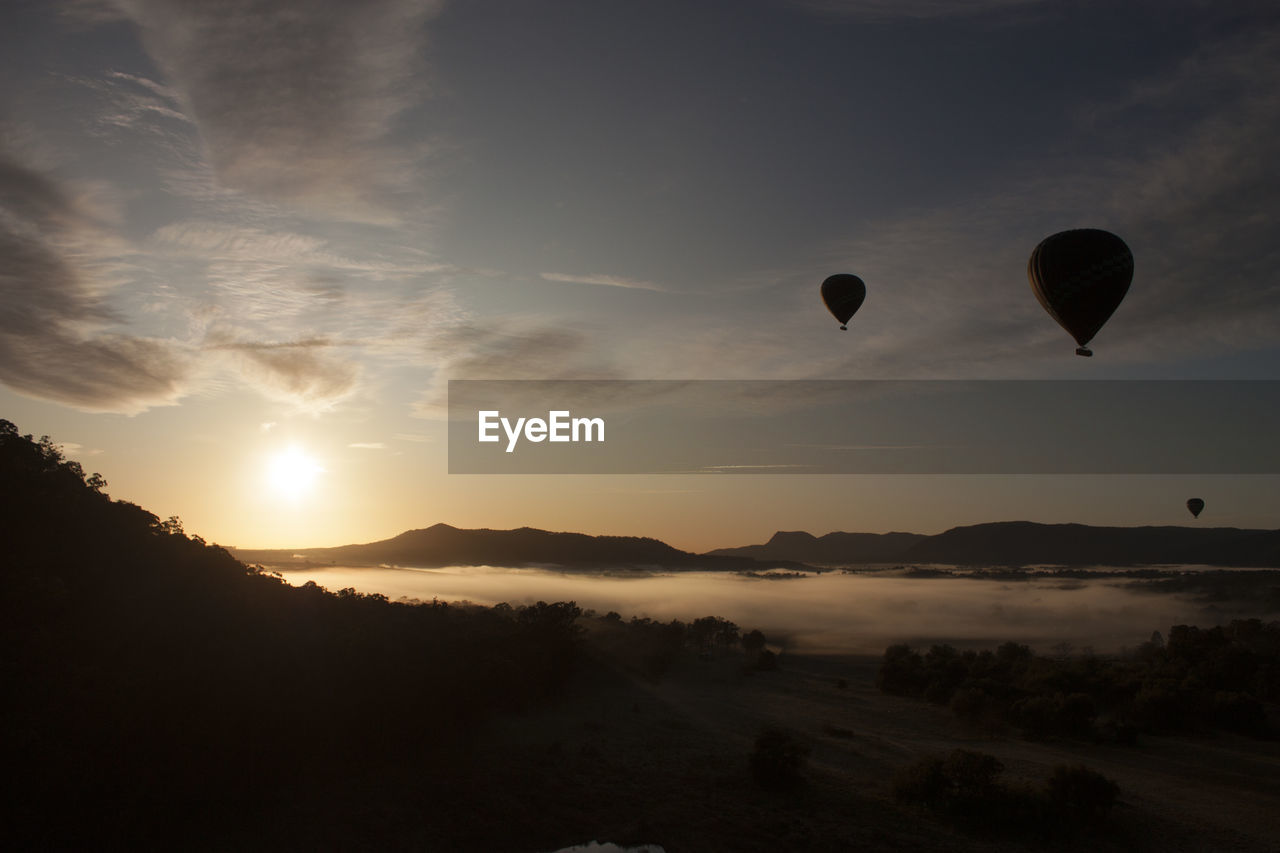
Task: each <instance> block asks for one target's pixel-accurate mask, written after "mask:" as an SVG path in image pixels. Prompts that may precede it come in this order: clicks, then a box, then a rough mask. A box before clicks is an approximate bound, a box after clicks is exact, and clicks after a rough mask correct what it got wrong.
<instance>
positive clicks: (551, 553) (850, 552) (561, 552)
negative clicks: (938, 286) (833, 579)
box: [232, 521, 1280, 571]
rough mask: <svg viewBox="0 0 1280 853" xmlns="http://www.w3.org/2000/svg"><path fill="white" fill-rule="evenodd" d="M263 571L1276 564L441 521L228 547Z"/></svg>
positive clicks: (1098, 536)
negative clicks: (699, 544)
mask: <svg viewBox="0 0 1280 853" xmlns="http://www.w3.org/2000/svg"><path fill="white" fill-rule="evenodd" d="M232 550H233V552H234V553H235V554H236V555H237V557H238V558H239V559H242V560H245V561H246V562H258V563H264V564H271V565H289V564H298V565H314V564H316V563H322V564H323V563H331V564H341V565H401V566H414V567H420V568H433V567H441V566H466V565H471V566H479V565H491V566H504V567H527V566H546V565H551V566H560V567H563V568H566V569H586V568H600V569H650V568H656V569H665V570H677V571H696V570H703V571H764V570H767V569H771V568H785V569H792V570H802V571H812V570H815V567H816V566H841V565H846V566H847V565H862V564H873V563H917V564H918V563H941V564H953V565H989V566H1020V565H1036V564H1045V565H1113V566H1125V565H1168V564H1189V565H1209V566H1223V567H1233V568H1280V530H1260V529H1243V528H1236V527H1210V528H1201V527H1180V526H1175V525H1166V526H1151V525H1148V526H1140V527H1105V526H1097V525H1086V524H1079V523H1061V524H1045V523H1041V522H1032V521H998V522H987V523H983V524H974V525H963V526H957V527H953V528H950V529H948V530H945V531H943V532H942V533H937V534H933V535H926V534H920V533H905V532H891V533H848V532H844V531H835V532H832V533H827V534H825V535H823V536H814V535H813V534H811V533H808V532H806V531H781V530H780V531H777V532H775V533H774V534H773V536H771V537H770V539H769V541H768V542H766V543H764V544H762V545H745V546H740V547H735V548H717V549H714V550H711V551H707V552H705V553H702V554H696V553H693V552H689V551H682V550H680V549H678V548H675V547H673V546H671V545H668V544H667V543H665V542H663V541H661V540H659V539H654V538H652V537H642V536H613V535H602V536H594V535H590V534H585V533H574V532H561V531H548V530H541V529H538V528H534V527H527V526H526V527H519V528H515V529H510V530H501V529H494V528H487V527H485V528H459V527H453V526H451V525H448V524H444V523H437V524H434V525H431V526H430V527H424V528H415V529H413V530H406V531H404V532H403V533H400V534H397V535H396V536H393V537H391V538H389V539H382V540H378V541H376V542H369V543H364V544H353V545H339V546H335V547H328V548H292V549H290V548H281V549H232Z"/></svg>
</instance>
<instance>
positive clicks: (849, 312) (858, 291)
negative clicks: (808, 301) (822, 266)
mask: <svg viewBox="0 0 1280 853" xmlns="http://www.w3.org/2000/svg"><path fill="white" fill-rule="evenodd" d="M866 298H867V286H866V285H865V284H864V283H863V281H862V279H860V278H858V277H857V276H856V275H850V274H848V273H837V274H836V275H832V276H828V277H827V280H826V281H824V282H822V301H823V302H824V303H826V306H827V310H828V311H830V312H831V313H832V314H833V315H835V318H836V319H837V320H839V321H840V328H842V329H846V328H848V326H847V325H846V324H847V323H848V322H849V318H850V317H852V316H853V315H854V314H855V313H856V312H857V310H858V309H859V308H861V307H862V301H863V300H864V299H866Z"/></svg>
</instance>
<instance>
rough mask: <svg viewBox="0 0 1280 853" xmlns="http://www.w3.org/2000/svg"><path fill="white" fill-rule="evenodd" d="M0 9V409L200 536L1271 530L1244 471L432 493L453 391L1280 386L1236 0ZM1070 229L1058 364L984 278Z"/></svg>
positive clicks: (441, 477) (449, 482)
mask: <svg viewBox="0 0 1280 853" xmlns="http://www.w3.org/2000/svg"><path fill="white" fill-rule="evenodd" d="M0 15H3V21H2V23H3V26H0V417H3V418H6V419H8V420H11V421H12V422H14V423H15V424H16V425H17V426H18V428H19V430H20V431H22V432H24V433H31V434H34V435H36V436H40V435H45V434H47V435H50V436H51V437H53V439H54V440H55V441H57V442H59V443H60V444H62V445H63V447H64V451H65V453H66V454H67V456H68V457H70V458H73V459H75V460H77V461H79V462H80V463H81V464H82V465H83V466H84V467H85V469H86V470H87V471H97V472H100V473H101V474H102V475H103V476H104V477H105V478H106V480H107V481H108V484H109V485H108V487H107V491H108V492H109V493H110V494H111V495H112V496H113V497H115V498H118V499H122V500H128V501H132V502H134V503H138V504H140V505H142V506H144V507H146V508H147V509H149V510H151V511H152V512H155V513H156V514H157V515H159V516H161V517H168V516H170V515H177V516H179V517H180V518H181V519H182V520H183V522H184V524H185V526H186V529H187V530H188V532H192V533H197V534H199V535H201V536H204V537H205V538H206V539H208V540H210V541H214V542H218V543H220V544H224V545H228V546H239V547H294V546H297V547H318V546H326V545H338V544H346V543H351V542H367V541H373V540H376V539H382V538H387V537H389V536H392V535H395V534H397V533H399V532H401V531H403V530H406V529H410V528H418V527H427V526H429V525H431V524H434V523H437V522H445V523H449V524H453V525H455V526H458V527H494V528H507V527H518V526H522V525H528V526H533V527H541V528H546V529H554V530H578V531H582V532H587V533H596V534H605V533H607V534H619V535H645V536H654V537H657V538H660V539H663V540H665V541H668V542H670V543H671V544H673V545H675V546H677V547H682V548H687V549H690V550H705V549H710V548H714V547H726V546H733V545H742V544H749V543H752V542H761V541H764V540H766V539H767V538H768V536H769V535H770V534H771V533H772V532H773V531H774V530H777V529H805V530H809V531H810V532H813V533H815V534H821V533H825V532H828V531H831V530H858V531H869V532H884V531H888V530H910V531H914V532H922V533H933V532H939V531H941V530H945V529H947V528H949V527H952V526H955V525H959V524H972V523H979V522H984V521H997V520H1009V519H1014V518H1022V519H1030V520H1035V521H1045V522H1069V521H1070V522H1082V523H1093V524H1124V525H1129V524H1183V523H1193V520H1192V519H1191V518H1190V516H1189V515H1187V513H1186V510H1185V508H1184V506H1183V504H1184V501H1185V499H1186V498H1187V497H1189V496H1191V495H1192V494H1196V495H1198V496H1200V497H1203V498H1204V499H1205V500H1206V502H1207V504H1208V506H1207V508H1206V511H1205V513H1204V514H1203V515H1202V516H1201V518H1200V519H1199V520H1198V521H1194V523H1198V524H1210V525H1215V526H1240V527H1262V528H1269V529H1274V528H1277V527H1280V478H1277V477H1276V476H1274V475H1273V474H1268V475H1262V474H1258V475H1251V476H1223V475H1215V476H1207V475H1205V476H1196V475H1181V474H1179V475H1144V476H1128V477H1125V476H1107V477H1096V476H1033V475H1025V476H996V475H971V476H956V475H952V476H935V475H928V474H919V475H899V476H889V475H883V476H882V475H857V476H855V475H821V476H818V475H814V476H804V475H791V474H770V475H759V476H750V475H736V476H715V475H705V474H704V475H671V474H667V475H604V474H582V475H546V476H535V475H511V476H505V475H467V474H450V473H449V464H448V441H447V428H446V424H447V421H446V417H445V402H446V399H447V387H448V381H449V380H450V379H590V380H637V379H644V380H647V379H661V380H672V379H731V380H756V379H769V380H810V379H931V380H948V379H991V380H1000V379H1023V380H1026V379H1032V380H1045V381H1056V380H1065V379H1105V380H1167V379H1197V380H1277V379H1280V338H1278V336H1277V334H1276V330H1277V329H1280V276H1277V274H1276V272H1275V270H1276V269H1277V268H1280V265H1278V264H1277V261H1280V227H1278V217H1280V212H1278V211H1280V205H1277V204H1276V203H1275V202H1276V198H1277V196H1278V195H1280V193H1278V192H1277V191H1278V190H1280V167H1278V166H1277V162H1276V157H1275V151H1276V149H1275V145H1274V140H1275V139H1277V138H1280V90H1277V88H1276V87H1275V85H1274V81H1275V80H1277V79H1280V8H1277V7H1276V6H1275V4H1274V3H1270V2H1243V0H1242V2H1234V3H1221V2H1217V3H1214V2H1207V0H1206V2H1198V0H1161V2H1115V0H1099V1H1098V2H1093V1H1092V0H1075V1H1074V2H1058V0H973V2H943V0H893V1H892V2H890V0H734V2H688V1H687V0H681V2H665V0H650V1H649V2H634V0H633V2H622V1H621V0H544V2H539V3H527V2H519V0H466V2H447V0H445V1H444V2H432V1H431V0H370V2H362V3H359V4H355V3H349V2H345V0H311V2H306V3H302V2H293V0H286V2H266V0H238V2H224V3H216V4H213V3H207V2H201V1H200V0H166V2H160V0H66V1H65V2H60V3H59V2H36V0H17V2H9V3H6V4H5V5H4V9H3V12H0ZM1082 227H1096V228H1104V229H1106V230H1109V231H1112V232H1114V233H1116V234H1119V235H1121V236H1122V237H1123V238H1124V239H1125V241H1126V242H1127V244H1128V245H1129V247H1130V248H1131V250H1132V252H1133V255H1134V258H1135V275H1134V280H1133V285H1132V287H1131V289H1130V291H1129V293H1128V295H1127V296H1126V298H1125V300H1124V302H1123V303H1122V304H1121V306H1120V308H1119V309H1118V310H1117V311H1116V313H1115V315H1114V316H1113V317H1112V318H1111V320H1110V321H1109V322H1108V323H1107V325H1106V326H1105V327H1104V328H1103V330H1102V331H1101V332H1100V333H1099V334H1098V336H1097V337H1096V338H1095V339H1094V341H1093V342H1092V344H1091V346H1092V348H1093V349H1094V352H1095V353H1096V355H1095V357H1093V358H1091V359H1083V358H1078V357H1076V356H1075V355H1074V354H1073V351H1074V342H1073V341H1072V340H1071V339H1070V337H1069V336H1068V335H1067V334H1066V333H1065V332H1064V331H1063V330H1062V329H1061V328H1059V327H1058V326H1057V325H1056V324H1055V323H1054V322H1053V320H1052V319H1051V318H1050V317H1049V316H1048V315H1047V314H1046V313H1045V312H1044V310H1043V309H1042V308H1041V307H1040V305H1039V304H1038V302H1037V301H1036V299H1035V297H1034V295H1033V294H1032V291H1031V289H1030V286H1029V284H1028V282H1027V277H1026V264H1027V257H1028V256H1029V254H1030V252H1031V250H1032V249H1033V248H1034V247H1035V246H1036V245H1037V244H1038V243H1039V241H1040V240H1041V239H1043V238H1044V237H1045V236H1047V235H1049V234H1052V233H1055V232H1057V231H1061V230H1065V229H1070V228H1082ZM837 272H850V273H855V274H857V275H859V276H860V277H861V278H863V279H864V280H865V281H866V283H867V290H868V296H867V300H866V302H865V304H864V305H863V307H862V309H861V310H860V311H859V313H858V314H857V315H856V316H855V318H854V320H853V321H852V323H851V324H850V329H849V331H847V332H841V331H839V330H838V326H837V324H836V322H835V321H834V320H833V318H832V317H831V316H830V315H829V314H828V313H827V312H826V311H825V309H824V308H823V306H822V304H821V301H820V300H819V298H818V287H819V285H820V283H821V282H822V280H823V279H824V278H825V277H826V276H828V275H830V274H833V273H837ZM1097 414H1098V418H1097V420H1098V424H1099V429H1106V425H1105V424H1106V419H1107V414H1108V413H1107V412H1105V411H1100V412H1098V413H1097ZM935 416H936V417H938V418H941V419H945V418H946V417H947V412H946V411H945V410H940V411H938V412H936V413H935ZM677 439H678V436H677V435H675V434H671V435H655V436H654V441H655V442H662V441H675V440H677Z"/></svg>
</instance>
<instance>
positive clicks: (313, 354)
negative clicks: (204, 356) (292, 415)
mask: <svg viewBox="0 0 1280 853" xmlns="http://www.w3.org/2000/svg"><path fill="white" fill-rule="evenodd" d="M206 348H207V349H209V350H213V351H223V352H226V353H229V354H231V355H233V356H234V357H235V366H236V367H237V369H238V370H239V372H240V375H241V376H242V377H243V378H244V379H245V380H246V381H248V382H249V383H250V385H252V386H253V387H254V388H256V389H257V390H258V391H259V392H260V393H261V394H263V395H264V396H266V397H268V398H270V399H273V400H277V401H279V402H284V403H288V404H290V405H293V406H295V407H297V408H298V409H300V410H303V411H310V412H321V411H328V410H330V409H332V408H333V407H335V406H336V405H338V404H339V403H341V402H342V401H344V400H346V399H347V398H348V397H350V396H351V395H352V394H354V393H355V391H356V389H357V387H358V385H359V380H360V377H361V373H362V370H361V367H360V365H358V364H356V363H354V362H353V361H350V360H346V359H340V358H336V357H334V356H333V355H332V353H330V352H328V351H329V350H332V349H335V345H334V344H333V343H332V342H330V341H327V340H320V339H313V340H301V341H292V342H283V343H259V342H242V341H225V342H214V343H210V344H208V345H207V347H206Z"/></svg>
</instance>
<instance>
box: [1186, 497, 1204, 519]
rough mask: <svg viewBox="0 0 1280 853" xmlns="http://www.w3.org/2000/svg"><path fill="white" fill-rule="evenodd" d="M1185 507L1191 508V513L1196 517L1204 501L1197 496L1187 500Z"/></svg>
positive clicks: (1198, 515)
mask: <svg viewBox="0 0 1280 853" xmlns="http://www.w3.org/2000/svg"><path fill="white" fill-rule="evenodd" d="M1187 509H1189V510H1191V514H1192V515H1194V516H1195V517H1196V518H1199V517H1200V511H1201V510H1202V509H1204V501H1202V500H1200V499H1199V498H1192V499H1191V500H1189V501H1187Z"/></svg>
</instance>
